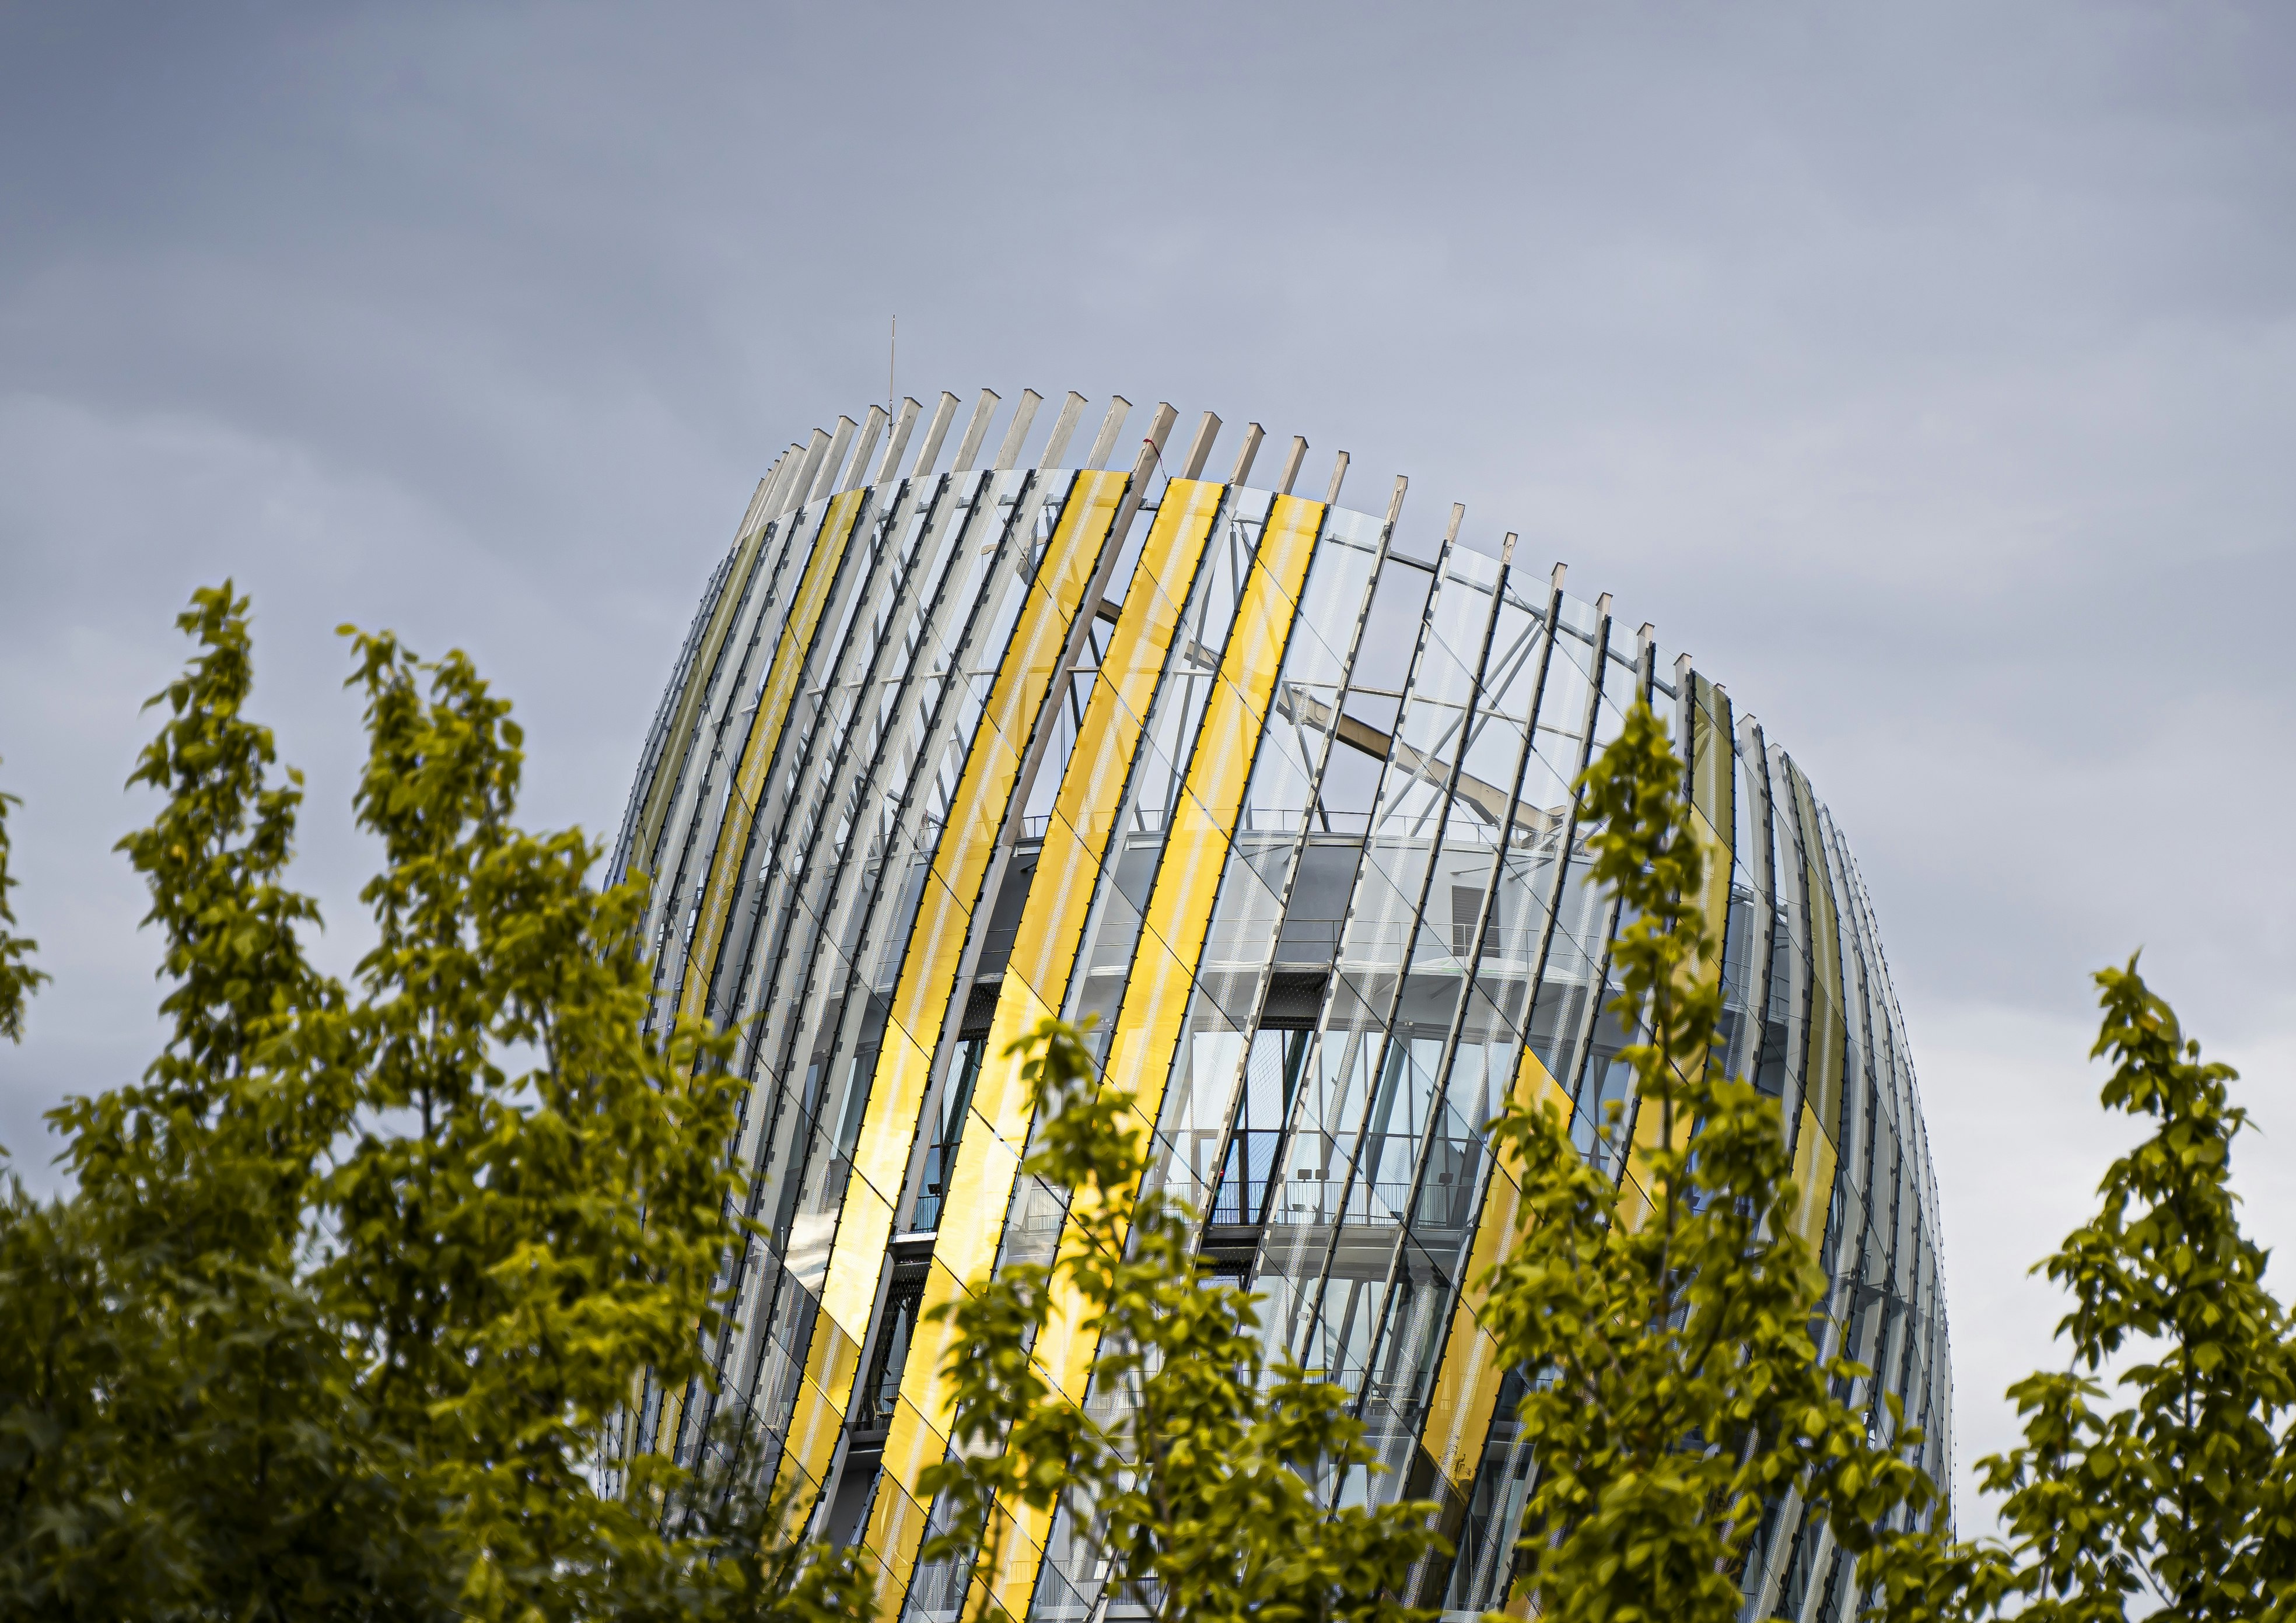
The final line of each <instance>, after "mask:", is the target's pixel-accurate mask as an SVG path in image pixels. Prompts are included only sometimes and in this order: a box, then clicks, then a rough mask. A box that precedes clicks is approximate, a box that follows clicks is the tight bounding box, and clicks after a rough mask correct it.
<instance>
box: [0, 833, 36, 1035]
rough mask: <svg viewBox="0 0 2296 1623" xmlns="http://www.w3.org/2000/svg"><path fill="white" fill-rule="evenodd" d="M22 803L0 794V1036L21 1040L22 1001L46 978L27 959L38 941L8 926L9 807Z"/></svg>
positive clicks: (12, 884)
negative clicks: (17, 932) (19, 933)
mask: <svg viewBox="0 0 2296 1623" xmlns="http://www.w3.org/2000/svg"><path fill="white" fill-rule="evenodd" d="M21 804H22V802H21V801H20V800H18V799H16V797H15V796H14V795H11V794H0V1037H6V1038H7V1039H8V1040H9V1041H10V1042H12V1043H21V1042H22V1041H23V1040H24V1004H25V1003H26V1002H27V1001H29V999H30V997H31V996H32V994H33V993H34V992H36V991H37V990H39V988H40V983H41V982H42V981H44V980H46V979H47V976H45V974H43V973H41V972H40V971H38V970H36V969H34V968H33V967H32V966H31V963H30V959H31V956H32V955H33V954H34V953H35V952H37V951H38V950H39V946H40V944H39V943H38V942H37V941H35V940H33V939H30V938H29V937H28V936H20V935H18V934H16V933H15V931H14V930H13V929H12V928H11V927H12V925H13V924H14V923H15V922H16V912H15V909H14V908H13V907H12V906H9V903H8V892H9V891H11V890H12V889H15V888H16V881H15V880H14V879H13V878H12V876H11V875H10V874H9V872H8V808H9V807H11V806H17V805H21Z"/></svg>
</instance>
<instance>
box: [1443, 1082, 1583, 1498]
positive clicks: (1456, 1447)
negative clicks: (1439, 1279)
mask: <svg viewBox="0 0 2296 1623" xmlns="http://www.w3.org/2000/svg"><path fill="white" fill-rule="evenodd" d="M1513 1097H1515V1098H1518V1099H1521V1098H1528V1099H1529V1100H1530V1101H1531V1102H1533V1103H1534V1104H1537V1103H1542V1102H1550V1101H1551V1102H1553V1103H1554V1107H1555V1109H1556V1110H1557V1111H1560V1112H1561V1113H1562V1116H1563V1118H1564V1119H1565V1120H1568V1119H1569V1118H1570V1094H1569V1093H1568V1092H1566V1091H1565V1090H1564V1088H1563V1086H1562V1084H1561V1083H1559V1082H1557V1081H1556V1080H1555V1079H1554V1077H1552V1076H1551V1075H1549V1074H1548V1072H1547V1070H1546V1064H1545V1063H1544V1062H1542V1061H1541V1060H1540V1059H1539V1057H1538V1055H1537V1054H1536V1053H1532V1052H1531V1050H1530V1045H1529V1044H1525V1045H1523V1047H1522V1050H1521V1053H1519V1054H1518V1055H1517V1056H1516V1058H1515V1068H1514V1085H1513ZM1522 1181H1523V1167H1522V1158H1521V1155H1520V1154H1519V1153H1518V1152H1516V1151H1515V1150H1514V1148H1513V1146H1512V1145H1506V1146H1502V1147H1500V1148H1499V1150H1498V1151H1497V1160H1496V1162H1495V1164H1494V1166H1493V1167H1492V1169H1491V1185H1490V1192H1489V1193H1488V1194H1487V1195H1486V1196H1485V1197H1484V1200H1483V1209H1482V1212H1481V1214H1480V1216H1479V1217H1477V1219H1476V1222H1475V1240H1474V1245H1473V1248H1472V1250H1470V1252H1469V1253H1468V1259H1467V1276H1466V1279H1465V1281H1464V1283H1463V1284H1462V1285H1461V1287H1460V1291H1459V1300H1458V1302H1457V1303H1456V1305H1455V1306H1454V1307H1452V1309H1451V1328H1450V1331H1449V1333H1448V1338H1447V1340H1446V1342H1445V1344H1444V1348H1443V1361H1442V1363H1441V1364H1440V1365H1439V1366H1438V1368H1437V1373H1436V1380H1435V1392H1434V1396H1433V1398H1432V1399H1431V1401H1430V1403H1429V1405H1428V1409H1427V1424H1426V1425H1425V1427H1424V1428H1423V1430H1421V1432H1420V1440H1421V1442H1422V1443H1423V1444H1424V1445H1425V1447H1426V1449H1427V1452H1428V1454H1429V1455H1430V1456H1431V1457H1432V1458H1433V1460H1434V1461H1435V1464H1436V1468H1437V1469H1438V1470H1439V1471H1441V1472H1442V1473H1443V1477H1444V1480H1446V1481H1447V1482H1450V1483H1453V1484H1455V1485H1459V1484H1462V1482H1463V1473H1466V1472H1472V1471H1473V1469H1474V1465H1475V1462H1476V1461H1477V1460H1479V1459H1480V1458H1481V1457H1482V1453H1483V1443H1484V1441H1485V1439H1488V1437H1489V1435H1490V1430H1491V1418H1492V1415H1493V1413H1494V1412H1495V1411H1496V1410H1497V1407H1498V1398H1499V1384H1500V1382H1501V1381H1505V1379H1506V1369H1505V1366H1504V1365H1501V1364H1500V1363H1499V1362H1498V1361H1497V1357H1496V1356H1495V1354H1496V1352H1497V1348H1496V1347H1495V1346H1494V1344H1493V1343H1492V1341H1491V1339H1490V1338H1489V1337H1488V1336H1487V1335H1485V1334H1483V1333H1482V1331H1481V1328H1480V1325H1479V1324H1477V1322H1476V1316H1477V1315H1478V1314H1479V1313H1480V1311H1481V1309H1482V1306H1483V1304H1484V1303H1485V1302H1486V1301H1488V1299H1489V1297H1490V1291H1489V1289H1488V1284H1487V1283H1486V1282H1487V1280H1488V1276H1489V1275H1490V1271H1491V1270H1492V1269H1493V1268H1494V1267H1497V1266H1498V1265H1499V1263H1500V1262H1501V1261H1503V1260H1504V1259H1505V1258H1506V1256H1507V1254H1508V1252H1510V1251H1511V1250H1513V1249H1514V1242H1515V1235H1516V1234H1517V1232H1518V1230H1519V1228H1520V1227H1521V1221H1522V1201H1523V1197H1522Z"/></svg>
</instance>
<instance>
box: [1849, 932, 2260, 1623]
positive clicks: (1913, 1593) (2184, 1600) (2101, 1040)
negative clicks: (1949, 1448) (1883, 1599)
mask: <svg viewBox="0 0 2296 1623" xmlns="http://www.w3.org/2000/svg"><path fill="white" fill-rule="evenodd" d="M2096 980H2097V985H2098V988H2099V994H2100V995H2099V1003H2100V1004H2101V1005H2102V1007H2103V1011H2104V1017H2103V1023H2102V1028H2101V1029H2100V1030H2099V1032H2098V1036H2097V1041H2096V1046H2095V1049H2094V1050H2093V1051H2092V1053H2093V1055H2094V1056H2095V1057H2098V1058H2106V1059H2110V1060H2111V1061H2112V1067H2113V1069H2112V1075H2111V1076H2110V1077H2108V1078H2106V1081H2105V1083H2104V1086H2103V1094H2102V1100H2103V1105H2104V1107H2105V1108H2106V1109H2107V1110H2113V1111H2123V1112H2125V1113H2127V1114H2128V1115H2130V1116H2133V1117H2136V1118H2138V1119H2144V1120H2147V1121H2150V1122H2151V1123H2153V1132H2152V1134H2151V1135H2149V1136H2148V1137H2146V1138H2145V1139H2144V1142H2143V1143H2139V1144H2138V1145H2137V1146H2136V1148H2135V1149H2133V1150H2131V1151H2130V1152H2128V1154H2126V1155H2123V1156H2121V1157H2120V1159H2118V1160H2115V1161H2114V1162H2113V1163H2112V1166H2111V1167H2110V1168H2107V1169H2106V1172H2105V1175H2104V1178H2103V1183H2102V1184H2100V1186H2099V1191H2098V1193H2100V1194H2101V1195H2102V1196H2103V1202H2102V1205H2101V1206H2100V1208H2099V1209H2098V1211H2097V1214H2096V1215H2095V1217H2092V1218H2091V1219H2090V1220H2089V1221H2088V1222H2087V1223H2085V1224H2083V1225H2081V1226H2080V1227H2079V1228H2078V1229H2076V1230H2074V1231H2073V1233H2072V1234H2069V1235H2068V1236H2066V1238H2065V1242H2064V1243H2063V1244H2062V1246H2060V1247H2059V1248H2058V1249H2057V1250H2055V1251H2054V1252H2053V1253H2052V1254H2051V1255H2050V1256H2049V1257H2047V1258H2045V1259H2044V1260H2043V1261H2042V1262H2041V1263H2039V1264H2038V1265H2037V1266H2036V1267H2035V1270H2034V1271H2035V1272H2036V1273H2044V1272H2046V1275H2048V1277H2049V1278H2050V1279H2051V1280H2053V1281H2054V1282H2056V1283H2058V1284H2060V1285H2062V1287H2063V1288H2064V1289H2065V1290H2066V1291H2069V1292H2070V1293H2071V1297H2072V1304H2073V1305H2072V1309H2071V1312H2069V1313H2067V1314H2066V1316H2064V1318H2063V1319H2062V1321H2061V1322H2060V1323H2059V1324H2058V1326H2057V1335H2058V1338H2059V1339H2060V1340H2063V1341H2064V1342H2066V1343H2067V1344H2068V1348H2067V1350H2068V1353H2069V1357H2068V1358H2067V1362H2066V1366H2065V1367H2064V1368H2062V1369H2059V1370H2043V1371H2040V1372H2038V1373H2034V1374H2032V1375H2030V1376H2028V1377H2027V1378H2026V1379H2024V1380H2022V1381H2018V1382H2017V1383H2016V1384H2015V1385H2013V1386H2012V1387H2011V1388H2010V1389H2009V1396H2010V1397H2011V1398H2013V1399H2015V1401H2016V1404H2017V1407H2018V1410H2019V1412H2020V1413H2021V1414H2023V1415H2024V1416H2025V1425H2024V1441H2023V1442H2022V1443H2021V1444H2020V1445H2019V1446H2018V1447H2015V1448H2013V1449H2011V1450H2009V1452H2008V1453H2006V1454H2003V1455H1993V1456H1991V1457H1989V1458H1987V1459H1984V1460H1981V1461H1980V1462H1979V1468H1980V1471H1983V1472H1984V1477H1985V1486H1986V1488H1987V1489H1988V1491H1989V1492H1992V1493H1997V1494H2001V1495H2003V1496H2004V1500H2003V1504H2002V1512H2001V1516H2002V1522H2003V1525H2004V1527H2005V1529H2006V1530H2007V1532H2008V1540H2007V1542H2006V1544H2005V1545H2003V1544H1997V1543H1993V1542H1990V1541H1989V1542H1988V1543H1986V1544H1984V1545H1953V1546H1943V1547H1940V1548H1939V1549H1936V1550H1934V1551H1931V1552H1927V1553H1926V1555H1927V1559H1926V1561H1925V1562H1920V1563H1915V1564H1912V1565H1909V1566H1908V1567H1907V1570H1905V1571H1904V1573H1902V1574H1891V1575H1890V1576H1892V1577H1893V1578H1898V1579H1899V1585H1898V1586H1899V1588H1901V1589H1902V1590H1903V1594H1902V1595H1893V1596H1892V1600H1893V1601H1896V1602H1898V1606H1897V1611H1898V1615H1900V1616H1903V1617H1907V1618H1922V1619H1928V1618H1940V1619H1974V1618H1978V1617H1981V1616H1995V1615H2002V1614H2003V1613H2005V1612H2013V1614H2014V1615H2015V1616H2017V1617H2019V1618H2023V1619H2036V1620H2037V1623H2054V1620H2056V1619H2064V1620H2066V1623H2087V1620H2089V1619H2120V1618H2123V1617H2126V1616H2128V1615H2129V1612H2130V1611H2131V1609H2132V1608H2134V1609H2136V1610H2138V1611H2140V1612H2150V1613H2151V1614H2152V1615H2154V1616H2159V1617H2174V1618H2177V1619H2191V1620H2194V1623H2204V1620H2213V1619H2226V1620H2229V1619H2280V1618H2285V1617H2287V1616H2289V1615H2290V1614H2291V1611H2292V1609H2296V1428H2291V1427H2290V1426H2289V1425H2288V1424H2287V1421H2288V1419H2289V1417H2290V1415H2291V1413H2292V1409H2296V1386H2292V1377H2296V1369H2292V1348H2291V1344H2290V1340H2289V1330H2290V1324H2289V1317H2288V1314H2287V1311H2286V1309H2285V1308H2284V1307H2282V1305H2281V1304H2280V1302H2279V1301H2278V1300H2276V1299H2275V1298H2274V1297H2273V1295H2272V1294H2271V1292H2270V1291H2267V1289H2266V1288H2265V1285H2264V1283H2263V1280H2264V1270H2265V1264H2266V1261H2267V1256H2266V1253H2265V1251H2264V1250H2263V1249H2262V1248H2261V1247H2259V1246H2258V1245H2257V1244H2256V1243H2255V1242H2253V1241H2251V1240H2250V1239H2248V1238H2247V1237H2246V1236H2245V1235H2244V1234H2242V1233H2241V1230H2240V1224H2239V1220H2238V1211H2237V1208H2236V1201H2237V1197H2236V1196H2235V1194H2234V1193H2232V1189H2231V1184H2230V1179H2231V1173H2232V1146H2233V1142H2234V1140H2235V1139H2236V1138H2238V1137H2239V1136H2240V1135H2241V1134H2242V1133H2243V1131H2244V1130H2245V1129H2246V1127H2247V1126H2248V1113H2247V1111H2245V1110H2243V1108H2241V1107H2240V1106H2238V1105H2235V1104H2234V1103H2232V1102H2231V1097H2230V1090H2229V1086H2228V1085H2229V1084H2230V1083H2231V1082H2233V1081H2234V1080H2235V1079H2236V1077H2237V1073H2236V1072H2235V1071H2234V1070H2233V1069H2232V1068H2231V1067H2230V1066H2227V1065H2223V1064H2218V1063H2213V1062H2203V1061H2202V1058H2201V1045H2200V1044H2199V1043H2198V1042H2197V1041H2193V1040H2190V1039H2188V1038H2186V1037H2185V1035H2184V1033H2183V1030H2182V1029H2181V1028H2180V1027H2179V1025H2178V1023H2177V1016H2176V1012H2175V1011H2173V1010H2172V1009H2170V1008H2169V1004H2167V1002H2166V1001H2165V1000H2163V999H2162V998H2161V996H2159V995H2158V994H2156V993H2154V992H2153V990H2152V989H2151V988H2149V987H2147V986H2146V985H2145V984H2144V979H2143V977H2142V976H2140V975H2139V974H2138V973H2137V970H2136V960H2135V959H2134V958H2132V959H2130V960H2129V962H2128V965H2127V966H2126V967H2124V968H2119V969H2105V970H2102V971H2098V973H2097V976H2096ZM2128 1355H2134V1356H2136V1362H2133V1363H2129V1364H2128V1365H2127V1367H2125V1368H2122V1369H2121V1370H2120V1373H2119V1374H2118V1375H2117V1376H2115V1377H2114V1378H2113V1381H2112V1384H2113V1385H2116V1386H2118V1387H2120V1389H2122V1391H2123V1392H2125V1393H2126V1394H2127V1398H2126V1400H2125V1401H2123V1402H2121V1403H2120V1404H2118V1405H2114V1406H2107V1403H2106V1399H2107V1389H2106V1385H2105V1382H2104V1381H2103V1379H2101V1377H2102V1375H2103V1372H2104V1370H2105V1367H2106V1365H2109V1364H2112V1363H2114V1362H2115V1361H2117V1360H2120V1359H2123V1358H2124V1357H2125V1356H2128Z"/></svg>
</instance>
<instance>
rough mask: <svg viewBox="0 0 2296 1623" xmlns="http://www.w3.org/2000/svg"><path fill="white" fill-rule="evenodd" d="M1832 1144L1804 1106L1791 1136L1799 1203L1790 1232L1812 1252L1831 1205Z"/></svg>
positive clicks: (1819, 1240) (1822, 1236)
mask: <svg viewBox="0 0 2296 1623" xmlns="http://www.w3.org/2000/svg"><path fill="white" fill-rule="evenodd" d="M1833 1166H1834V1150H1833V1139H1832V1138H1830V1137H1828V1136H1827V1135H1826V1132H1825V1127H1822V1126H1821V1125H1820V1124H1819V1121H1818V1116H1817V1112H1816V1111H1814V1110H1812V1109H1811V1108H1810V1107H1809V1105H1808V1103H1807V1102H1805V1103H1804V1104H1803V1105H1802V1107H1801V1131H1800V1133H1798V1134H1796V1135H1795V1136H1794V1183H1795V1184H1796V1186H1797V1187H1798V1188H1799V1189H1800V1192H1801V1199H1800V1201H1799V1202H1798V1203H1797V1204H1796V1206H1795V1208H1794V1215H1793V1230H1794V1233H1796V1234H1800V1236H1801V1237H1802V1238H1803V1239H1804V1240H1807V1241H1808V1242H1809V1243H1810V1245H1811V1247H1812V1248H1813V1249H1815V1248H1816V1247H1817V1246H1819V1245H1821V1244H1823V1243H1825V1214H1826V1211H1827V1209H1828V1208H1830V1207H1831V1206H1832V1205H1833Z"/></svg>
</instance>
